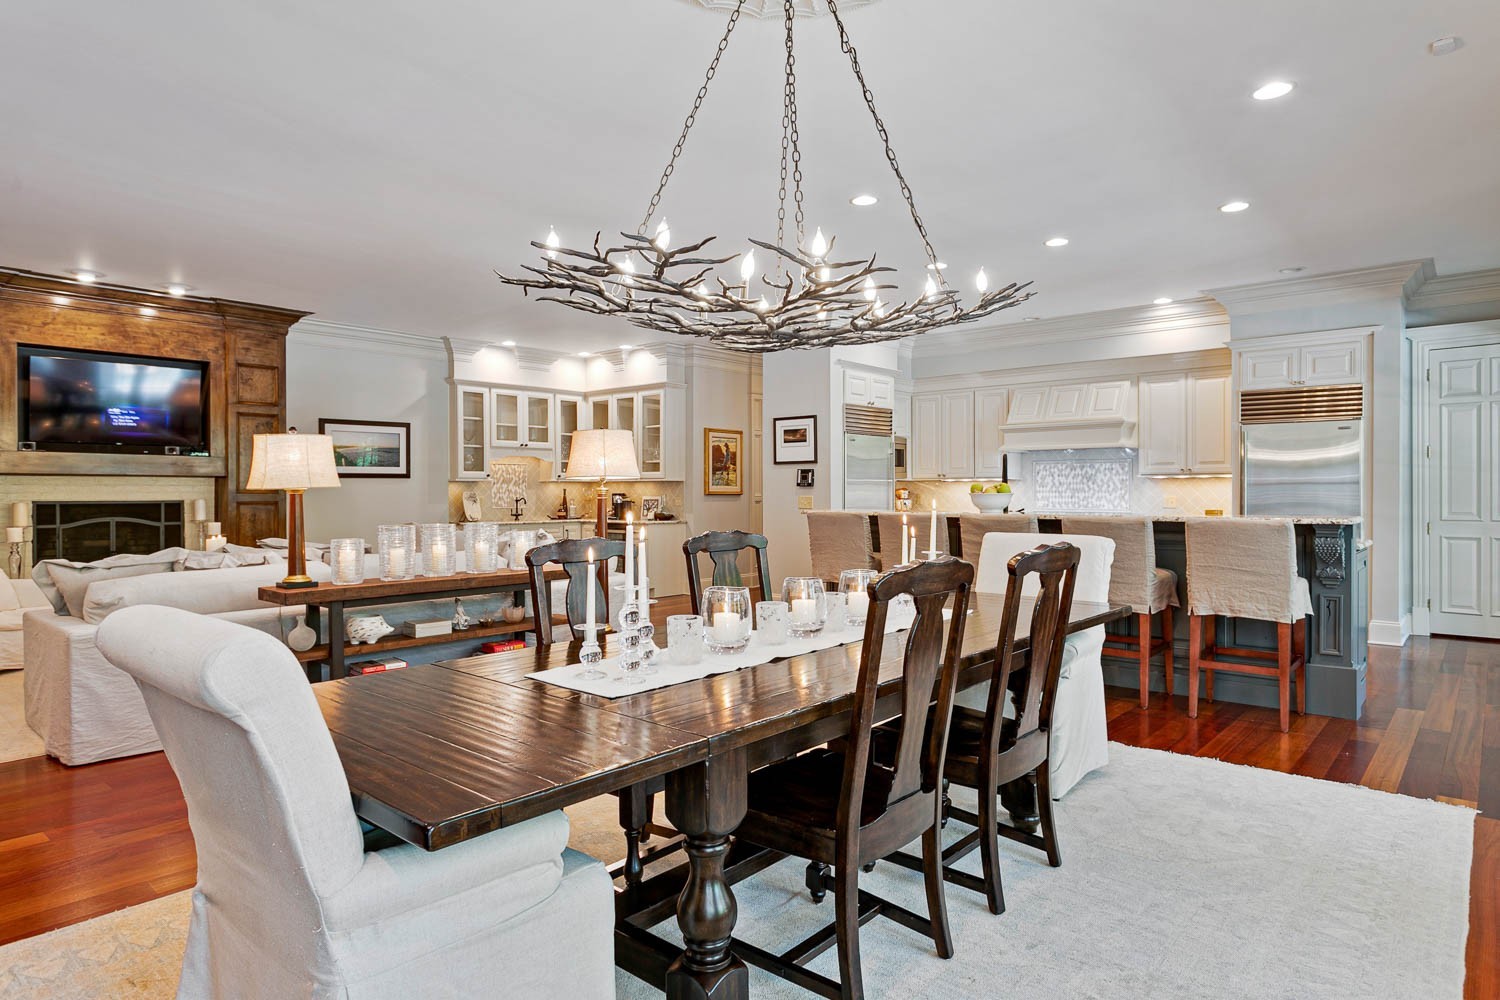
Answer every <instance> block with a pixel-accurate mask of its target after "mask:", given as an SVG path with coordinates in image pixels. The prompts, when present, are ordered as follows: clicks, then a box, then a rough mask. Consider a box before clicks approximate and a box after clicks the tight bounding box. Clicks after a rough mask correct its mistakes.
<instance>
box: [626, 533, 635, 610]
mask: <svg viewBox="0 0 1500 1000" xmlns="http://www.w3.org/2000/svg"><path fill="white" fill-rule="evenodd" d="M633 600H635V513H634V512H633V511H628V510H627V511H626V512H625V603H626V604H629V603H630V602H631V601H633Z"/></svg>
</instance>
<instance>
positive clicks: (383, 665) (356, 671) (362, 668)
mask: <svg viewBox="0 0 1500 1000" xmlns="http://www.w3.org/2000/svg"><path fill="white" fill-rule="evenodd" d="M405 666H406V661H405V660H403V659H401V658H400V657H399V656H385V657H382V658H380V659H378V660H361V661H360V662H358V663H352V664H350V665H349V676H350V677H355V676H361V675H363V674H383V673H385V672H386V671H387V670H400V669H402V668H403V667H405Z"/></svg>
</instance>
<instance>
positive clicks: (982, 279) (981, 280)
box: [974, 267, 990, 293]
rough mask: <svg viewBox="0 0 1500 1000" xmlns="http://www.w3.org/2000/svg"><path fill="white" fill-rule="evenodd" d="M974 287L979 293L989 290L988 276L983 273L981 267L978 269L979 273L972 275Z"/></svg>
mask: <svg viewBox="0 0 1500 1000" xmlns="http://www.w3.org/2000/svg"><path fill="white" fill-rule="evenodd" d="M974 287H975V288H977V289H979V291H980V292H981V293H983V292H985V291H988V290H989V287H990V276H989V275H987V274H985V273H984V268H982V267H981V268H980V269H979V273H978V274H976V275H974Z"/></svg>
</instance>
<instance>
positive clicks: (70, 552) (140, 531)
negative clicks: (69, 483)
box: [31, 500, 183, 562]
mask: <svg viewBox="0 0 1500 1000" xmlns="http://www.w3.org/2000/svg"><path fill="white" fill-rule="evenodd" d="M31 515H32V524H33V525H34V526H35V527H34V529H33V530H34V532H35V538H36V555H35V559H36V560H37V561H41V560H43V559H71V560H74V561H75V562H92V561H93V560H95V559H103V558H105V557H106V556H114V555H120V554H122V553H133V554H145V553H148V552H156V551H159V550H161V549H166V548H172V547H174V546H179V545H181V544H182V540H183V524H182V502H181V501H180V500H170V501H161V502H157V501H151V502H146V503H139V502H121V503H112V502H109V501H82V502H76V503H37V504H33V505H32V510H31Z"/></svg>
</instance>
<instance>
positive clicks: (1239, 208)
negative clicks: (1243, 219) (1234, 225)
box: [1219, 201, 1250, 215]
mask: <svg viewBox="0 0 1500 1000" xmlns="http://www.w3.org/2000/svg"><path fill="white" fill-rule="evenodd" d="M1249 207H1250V203H1249V202H1248V201H1226V202H1225V203H1224V204H1222V205H1220V206H1219V211H1221V212H1223V213H1225V214H1226V215H1233V214H1234V213H1235V212H1243V211H1244V210H1245V209H1247V208H1249Z"/></svg>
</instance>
